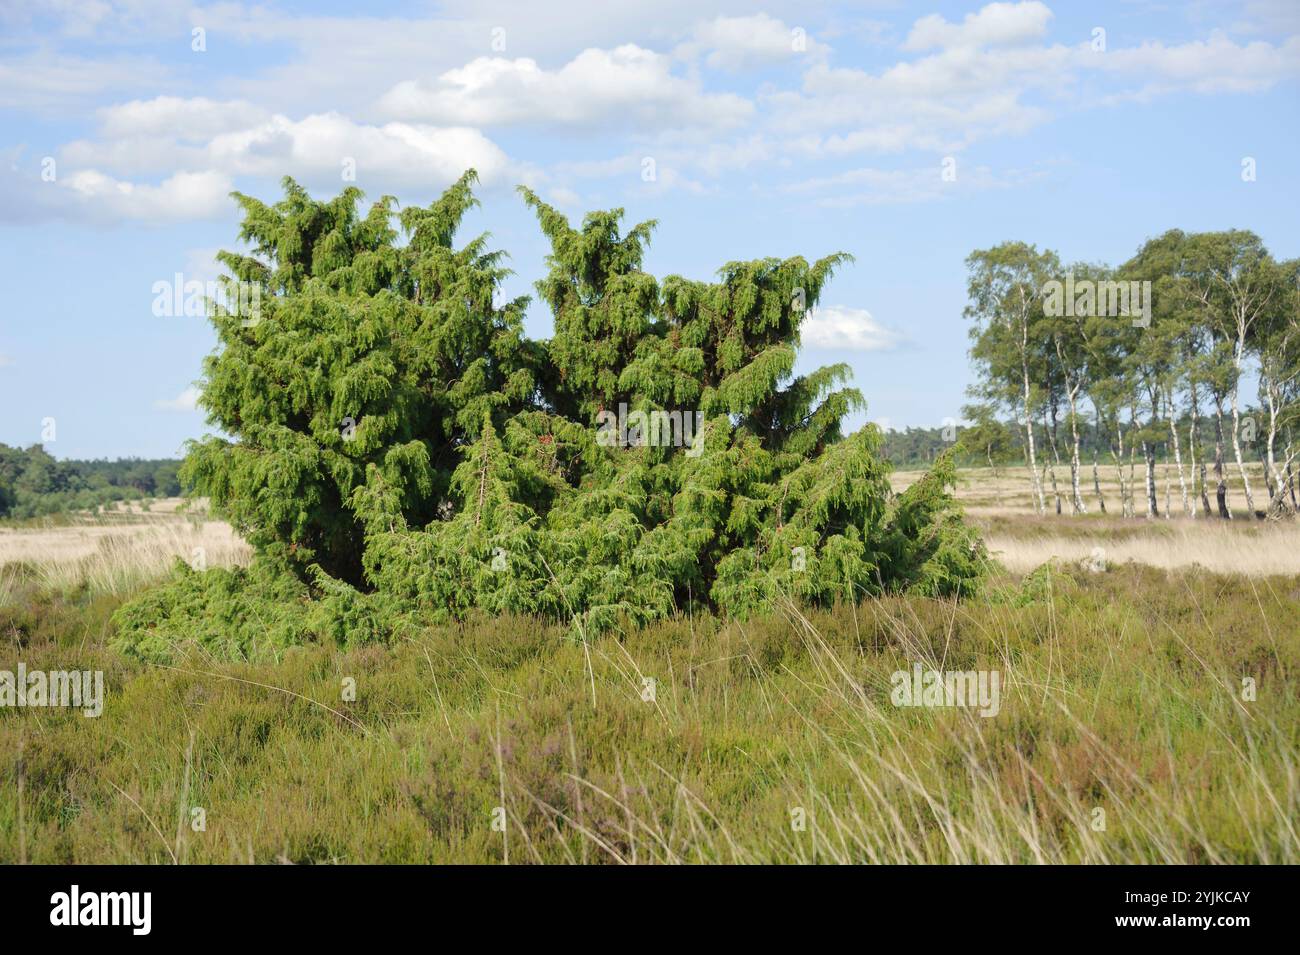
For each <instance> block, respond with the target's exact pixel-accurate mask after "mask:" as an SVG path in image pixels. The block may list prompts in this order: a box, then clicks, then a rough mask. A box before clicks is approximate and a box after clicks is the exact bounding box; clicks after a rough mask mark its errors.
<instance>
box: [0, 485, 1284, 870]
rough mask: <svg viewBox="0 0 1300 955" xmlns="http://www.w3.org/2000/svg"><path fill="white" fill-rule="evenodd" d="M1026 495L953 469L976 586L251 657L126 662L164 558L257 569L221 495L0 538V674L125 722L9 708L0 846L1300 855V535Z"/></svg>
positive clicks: (317, 857) (439, 629) (35, 855)
mask: <svg viewBox="0 0 1300 955" xmlns="http://www.w3.org/2000/svg"><path fill="white" fill-rule="evenodd" d="M894 477H895V481H896V483H897V484H898V485H905V484H906V483H907V482H908V481H909V480H910V479H911V475H909V474H907V473H899V474H896V475H895V476H894ZM1029 486H1030V485H1029V483H1028V481H1027V478H1026V476H1025V475H1024V473H1023V472H1016V471H1014V470H1006V469H1003V470H1001V471H999V472H998V473H997V474H995V473H993V472H992V471H988V470H984V471H980V470H963V471H962V472H961V473H960V475H959V482H958V487H957V496H958V499H959V500H960V501H961V502H962V503H963V504H964V506H965V508H966V511H967V514H968V517H969V519H970V520H971V522H972V523H973V524H974V525H975V526H976V527H978V528H979V529H980V530H981V531H982V532H983V533H984V535H985V537H986V540H987V541H988V545H989V549H990V552H991V554H992V556H993V558H994V559H995V560H996V561H998V567H997V569H996V570H995V571H994V576H993V578H992V579H991V580H990V582H989V585H988V587H987V588H986V590H985V591H984V592H983V593H982V594H981V595H980V596H978V597H974V598H965V599H960V600H959V599H950V598H929V597H919V596H889V597H884V598H880V599H871V600H866V601H863V602H861V603H859V604H856V605H854V604H841V605H839V606H836V607H833V608H830V609H827V610H821V611H803V610H801V609H800V608H799V607H796V606H795V605H793V604H786V605H783V606H781V607H780V608H778V609H777V610H776V611H775V612H773V613H770V614H766V615H763V616H760V617H757V618H754V619H751V620H749V621H747V622H740V621H725V620H720V619H718V618H716V617H714V616H712V615H709V614H692V613H682V614H680V615H676V616H674V617H672V618H670V619H667V620H663V621H659V622H657V623H653V624H650V625H648V626H645V627H642V628H639V629H636V630H634V631H630V632H618V631H614V632H610V633H606V634H604V635H602V636H599V637H591V638H590V639H575V638H574V637H573V635H572V634H571V633H569V632H568V631H567V630H566V629H565V628H564V627H563V626H558V625H555V624H550V623H546V622H544V621H541V620H538V619H535V618H530V617H521V616H506V617H501V618H488V617H486V616H473V617H471V618H470V619H467V620H465V621H461V622H457V623H448V624H446V625H440V626H431V627H428V628H426V629H424V630H422V631H421V632H419V633H416V634H412V635H410V636H409V637H408V638H406V639H404V640H402V641H401V642H400V643H398V644H397V645H395V646H392V647H384V646H367V647H359V648H356V649H351V650H340V649H338V648H337V647H332V646H319V645H315V646H306V647H299V648H292V649H290V650H288V651H286V652H284V653H283V655H282V656H281V657H280V658H279V659H275V660H269V661H264V662H260V663H256V664H254V663H244V662H231V661H227V660H219V659H212V658H208V657H205V656H204V655H203V653H202V652H201V651H197V650H196V651H195V652H193V653H191V654H190V655H189V656H187V657H186V658H185V659H183V660H179V661H177V662H174V663H170V664H166V665H158V664H148V663H143V662H139V661H135V660H131V659H128V658H124V657H123V656H122V655H121V654H119V653H117V652H115V651H113V650H111V649H110V644H111V642H112V640H113V636H114V634H113V626H112V623H111V617H112V614H113V611H114V610H115V609H116V608H117V607H118V606H120V605H121V603H122V602H123V600H125V599H127V598H128V597H130V596H132V595H133V594H136V593H138V591H139V589H140V588H141V587H143V586H145V585H147V584H148V582H149V581H151V580H155V579H157V578H158V577H159V576H160V575H161V574H163V573H164V572H165V571H166V569H167V567H168V566H169V564H170V563H171V562H172V561H173V560H175V559H178V558H179V559H183V560H186V561H194V560H195V559H196V555H202V559H203V560H205V561H206V562H207V564H208V566H220V565H226V564H237V563H241V562H243V561H246V560H247V559H248V557H249V550H248V548H247V547H246V546H245V545H244V544H243V543H242V542H241V541H239V540H238V538H237V537H235V536H234V535H233V534H232V533H231V531H230V530H229V528H228V527H227V526H225V525H224V524H222V523H220V522H219V521H216V520H214V519H212V518H211V517H209V516H208V515H206V514H205V513H204V511H203V509H202V506H201V505H199V506H197V507H193V508H191V509H189V510H187V511H178V510H176V508H175V507H174V502H172V503H168V504H164V505H158V504H155V505H154V506H153V507H151V508H150V509H149V510H148V511H142V510H140V509H139V508H138V507H133V508H131V509H129V510H128V509H127V508H125V507H123V508H119V509H118V510H116V511H111V512H108V513H106V514H103V515H100V516H89V515H87V516H83V517H76V516H64V517H61V518H59V519H57V520H50V521H48V522H47V523H46V525H45V526H41V525H39V524H35V523H33V522H26V523H25V524H23V525H19V526H15V527H6V528H4V529H3V530H0V565H3V566H2V570H0V633H3V635H4V650H3V658H2V659H0V669H10V670H12V669H13V668H14V666H15V665H16V663H17V662H18V661H19V660H21V661H23V662H25V664H26V666H27V667H28V668H29V669H39V668H45V669H47V670H58V669H73V668H75V669H91V670H96V669H97V670H103V671H104V674H105V685H106V700H105V706H104V713H103V715H102V716H100V717H98V718H87V717H85V716H84V715H83V714H82V712H81V711H80V710H75V709H70V710H59V709H52V708H47V709H34V708H28V709H25V710H24V709H19V708H0V860H4V861H11V862H12V861H28V862H72V861H76V862H154V863H171V862H192V863H199V862H302V863H306V862H315V863H328V862H379V861H394V862H438V861H468V862H484V863H498V862H504V861H509V862H537V861H547V862H570V861H577V862H581V861H588V862H611V863H618V862H698V861H743V862H756V861H792V862H793V861H823V862H925V861H933V862H1026V863H1033V862H1269V863H1278V862H1292V863H1294V862H1297V861H1300V837H1298V836H1297V831H1296V820H1297V819H1298V818H1300V770H1298V768H1297V766H1296V753H1297V752H1298V751H1300V686H1298V685H1297V674H1300V636H1298V635H1297V632H1296V629H1295V621H1296V620H1297V619H1300V547H1297V546H1296V545H1297V543H1300V529H1298V528H1297V525H1296V524H1295V522H1293V521H1246V520H1235V521H1232V522H1223V521H1219V520H1218V519H1215V520H1204V519H1197V520H1192V519H1188V518H1186V517H1176V518H1172V519H1163V518H1162V519H1159V520H1145V519H1132V518H1129V519H1122V518H1116V517H1114V516H1110V517H1103V516H1101V515H1099V514H1095V513H1093V514H1088V515H1083V516H1078V517H1072V516H1069V515H1068V514H1067V515H1065V516H1061V517H1058V516H1056V515H1045V516H1038V515H1036V514H1035V513H1034V512H1033V509H1032V507H1030V506H1029V499H1028V493H1027V489H1028V488H1029ZM217 623H218V622H216V621H214V625H217ZM917 665H920V666H921V667H923V668H925V669H926V670H927V671H928V670H936V671H941V672H949V671H995V672H997V673H998V674H999V675H1000V689H1001V700H1000V708H999V711H998V714H997V716H996V717H994V718H985V717H982V716H980V715H979V713H978V711H977V710H974V709H971V708H961V707H931V708H927V707H906V708H901V707H896V706H895V705H893V702H892V701H891V680H892V679H893V675H894V674H896V673H898V672H907V673H910V672H911V671H912V669H913V668H914V667H916V666H917Z"/></svg>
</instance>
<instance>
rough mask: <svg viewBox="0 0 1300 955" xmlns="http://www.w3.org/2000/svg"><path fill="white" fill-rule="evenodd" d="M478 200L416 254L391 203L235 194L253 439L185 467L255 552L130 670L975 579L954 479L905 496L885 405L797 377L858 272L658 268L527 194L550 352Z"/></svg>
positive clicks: (621, 237) (417, 216)
mask: <svg viewBox="0 0 1300 955" xmlns="http://www.w3.org/2000/svg"><path fill="white" fill-rule="evenodd" d="M472 183H473V174H472V173H469V174H467V175H466V176H465V177H463V178H462V179H461V180H460V181H459V182H457V183H456V184H455V185H453V186H452V187H451V188H450V189H449V190H448V191H447V192H446V193H445V194H444V195H443V196H442V197H441V198H440V199H439V200H438V201H437V202H435V203H434V204H433V205H431V206H430V207H428V208H407V209H405V210H403V211H402V213H401V215H400V216H399V217H398V225H400V227H401V231H402V233H404V235H405V239H406V240H405V241H404V242H399V241H398V231H397V229H395V228H394V224H393V221H392V220H393V212H392V209H393V207H394V200H392V199H391V198H387V197H386V198H384V199H382V200H380V201H379V202H378V203H376V204H374V205H373V206H372V207H371V208H370V210H369V211H368V213H367V214H366V215H365V216H364V217H362V216H361V215H360V213H359V211H358V200H359V198H360V194H359V192H357V191H356V190H355V189H349V190H346V191H345V192H344V193H343V194H342V195H340V196H339V197H337V198H336V199H334V200H332V201H329V202H323V203H322V202H317V201H315V200H313V199H311V197H310V196H308V195H307V193H306V192H305V191H304V190H302V189H301V188H300V187H299V186H298V185H297V184H296V183H294V182H293V181H292V180H286V181H285V190H286V195H285V198H284V199H283V200H282V201H280V202H279V203H277V204H276V205H274V206H268V205H265V204H263V203H261V202H259V201H258V200H256V199H253V198H250V197H247V196H239V197H238V199H239V201H240V203H241V205H242V206H243V209H244V223H243V227H242V230H241V233H240V235H241V238H242V239H244V240H246V241H248V242H250V243H251V244H252V250H251V251H252V254H251V255H237V254H232V253H223V256H222V260H223V262H224V263H225V264H226V266H227V267H228V268H229V269H230V270H231V272H232V273H233V275H234V279H233V280H232V281H239V282H246V283H256V284H257V285H259V286H260V288H261V293H260V295H261V301H262V303H263V304H262V311H261V314H260V315H259V317H258V320H257V321H249V320H248V318H247V316H243V317H241V316H238V315H233V314H229V313H226V312H223V311H222V310H220V309H218V310H217V314H216V315H215V317H214V324H215V326H216V330H217V334H218V337H219V341H220V347H219V349H218V350H217V352H216V353H214V354H213V355H212V356H211V357H209V359H208V360H207V364H206V368H205V371H206V381H205V385H204V392H203V398H202V404H203V406H204V407H206V408H207V410H208V412H209V414H210V420H211V422H212V423H213V424H215V425H217V426H218V427H219V428H220V429H221V431H222V432H223V433H224V434H227V435H232V436H234V439H235V440H227V439H225V438H220V437H209V438H207V439H205V440H204V441H201V442H198V443H196V444H194V445H193V446H192V448H191V451H190V455H189V457H188V459H187V460H186V462H185V465H184V468H183V474H184V476H185V477H186V479H187V480H188V481H191V482H192V483H193V484H194V486H195V488H196V490H197V491H198V492H199V493H201V494H205V495H207V496H209V497H210V498H211V500H212V502H213V505H214V508H215V509H216V510H217V512H218V513H220V514H221V515H223V516H225V517H226V518H227V519H229V520H230V521H231V522H232V524H233V525H234V526H235V528H236V529H237V530H238V531H239V532H240V533H241V534H242V535H243V536H244V537H245V538H246V539H247V540H248V541H249V542H250V543H251V544H252V545H253V546H254V548H255V550H256V552H257V559H256V562H255V564H254V566H253V567H252V568H250V569H249V570H247V571H233V572H231V571H208V572H206V573H192V572H188V571H187V572H181V573H179V574H178V576H177V577H176V578H175V579H174V580H173V581H172V582H171V583H170V584H168V585H167V586H166V587H165V588H164V589H163V590H162V591H160V592H158V593H155V594H152V595H149V596H146V597H144V598H142V599H141V600H139V601H137V602H136V603H134V604H132V605H130V606H128V607H126V608H125V609H124V610H123V611H122V613H121V614H120V616H119V622H120V624H121V630H122V638H121V646H122V647H123V648H124V649H126V650H128V651H129V652H135V653H141V654H145V655H148V656H153V657H156V656H165V655H166V654H167V652H168V651H169V648H171V647H172V646H174V645H175V644H177V643H179V642H184V641H198V642H200V643H203V644H204V645H205V646H207V647H208V648H209V649H212V650H214V652H218V653H221V654H225V655H229V654H231V653H235V654H239V655H251V654H255V653H257V652H259V651H260V650H262V649H266V648H273V647H277V646H282V645H286V644H291V643H294V642H299V641H301V640H308V639H332V640H334V641H336V642H341V643H356V642H364V641H367V640H370V639H375V638H380V637H383V636H385V635H389V634H391V633H392V632H393V631H394V630H395V629H397V628H400V627H401V626H403V625H404V624H406V623H409V622H413V621H431V620H432V621H436V620H444V619H448V618H462V617H464V616H465V615H466V614H467V613H469V612H470V611H471V610H473V609H479V610H483V611H487V612H491V613H502V612H511V613H523V614H532V615H539V616H542V617H545V618H547V619H551V620H559V621H565V622H568V623H570V624H571V625H572V628H573V630H574V632H575V633H584V632H587V631H590V630H601V629H607V628H610V627H614V626H618V625H620V623H621V622H627V623H631V624H636V623H642V622H645V621H648V620H652V619H657V618H663V617H666V616H669V615H671V614H673V613H675V612H677V611H685V610H688V609H690V608H693V607H713V608H717V609H719V610H721V611H723V612H725V613H728V614H734V615H746V614H748V613H750V612H752V611H754V610H756V609H758V608H761V607H765V606H769V605H770V604H771V603H772V601H773V600H774V599H775V598H777V597H778V596H789V597H792V598H794V599H796V600H799V601H803V602H807V603H810V604H831V603H834V602H837V601H843V600H852V601H856V600H857V599H859V598H860V597H861V596H862V595H864V594H880V593H884V592H891V591H903V590H908V591H915V592H920V593H924V594H961V593H966V592H968V591H970V590H971V589H972V588H973V587H974V586H975V584H976V581H977V580H978V577H979V574H980V570H981V566H982V563H983V551H982V547H981V545H980V543H979V542H978V540H977V539H976V537H975V535H974V534H973V533H972V532H971V531H970V530H969V529H968V528H966V527H965V526H964V525H963V524H962V523H961V522H960V519H959V517H958V516H957V514H956V512H955V507H954V504H953V500H952V498H951V496H950V494H949V488H950V487H951V484H952V481H953V468H952V464H951V461H950V460H949V459H948V458H944V459H943V460H941V461H939V462H937V463H936V465H935V467H934V468H933V470H932V471H931V473H930V475H929V476H928V477H927V478H926V479H924V480H922V481H919V482H917V483H916V484H914V485H913V486H912V487H911V488H910V489H909V490H907V491H906V492H905V493H903V494H901V495H898V496H894V495H893V494H892V493H891V491H890V487H889V483H888V466H887V465H886V463H885V462H884V461H883V460H882V459H881V457H880V456H879V445H880V435H879V432H878V430H877V429H876V428H875V427H874V426H869V427H867V428H864V429H862V430H861V431H858V432H857V433H854V434H851V435H844V434H842V433H841V430H840V422H841V420H842V419H843V417H844V415H845V414H846V413H847V412H848V411H850V410H851V409H853V408H855V407H860V406H861V405H862V403H863V402H862V397H861V395H860V394H859V393H858V392H857V391H856V390H855V389H852V388H848V387H844V386H843V385H844V381H845V379H846V378H847V377H848V369H847V367H845V366H842V365H837V366H832V367H828V368H823V369H820V370H818V371H816V372H814V373H812V374H809V375H806V376H802V377H795V376H794V375H793V367H794V363H795V352H796V348H797V346H798V341H799V325H800V323H801V321H802V320H803V318H804V316H805V314H806V310H807V309H808V308H810V307H811V306H813V305H814V304H815V303H816V302H817V299H818V296H819V294H820V292H821V290H822V287H823V285H824V284H825V283H826V282H827V281H828V280H829V279H830V277H831V275H832V273H833V271H834V269H835V268H836V267H837V266H838V265H840V264H842V263H843V262H844V261H845V259H846V258H847V257H846V256H843V255H833V256H829V257H827V258H824V259H821V260H818V261H816V262H812V263H809V262H808V261H806V260H804V259H802V258H798V257H796V258H790V259H785V260H781V259H775V258H772V259H761V260H757V261H752V262H731V263H728V264H726V265H724V266H723V267H722V268H721V269H720V270H719V273H718V280H717V281H716V282H700V281H691V280H687V279H684V278H681V277H678V276H670V277H668V278H666V279H664V280H662V281H659V280H658V279H656V278H655V277H654V276H652V275H650V274H649V273H647V272H645V271H644V270H643V269H642V258H643V254H644V250H645V247H646V244H647V242H648V241H649V239H650V235H651V231H652V229H653V226H654V223H652V222H646V223H641V224H640V225H637V226H636V227H634V228H632V229H630V230H628V231H627V232H625V233H623V232H621V231H620V221H621V217H622V210H612V211H608V212H594V213H591V214H589V215H588V216H586V218H585V219H584V220H583V222H582V224H581V226H579V227H575V226H573V225H571V224H570V223H569V222H568V221H567V220H566V219H565V217H564V216H562V215H561V214H560V213H559V212H557V211H556V210H555V209H553V208H552V207H550V206H548V205H547V204H546V203H544V202H542V201H541V200H540V199H538V198H537V196H535V195H533V194H532V193H531V192H528V191H527V190H521V192H522V194H523V197H524V200H525V201H526V202H527V203H528V205H529V206H530V207H531V208H532V209H533V210H534V211H535V213H536V215H537V218H538V221H539V223H540V226H541V228H542V231H543V233H544V234H545V235H546V236H547V238H548V239H549V240H550V243H551V255H550V257H549V262H548V266H549V271H548V273H547V275H546V276H545V278H544V279H542V281H540V282H539V283H538V285H537V288H538V291H539V292H540V294H541V297H542V299H543V300H544V301H545V302H546V303H547V305H549V306H550V308H551V310H552V312H553V315H554V322H555V336H554V338H552V339H551V340H549V341H545V342H536V341H530V340H528V339H526V338H525V337H524V335H523V333H522V327H521V317H522V314H523V310H524V308H525V306H526V304H527V302H526V300H522V299H520V300H514V301H506V302H499V301H498V296H497V293H498V291H499V289H500V283H501V280H502V278H503V277H504V276H505V274H506V273H505V271H504V269H503V268H502V266H501V257H502V255H501V253H499V252H493V251H489V250H488V249H487V247H486V239H485V237H479V238H476V239H474V240H472V241H470V242H469V243H468V244H466V245H465V246H463V247H462V248H459V249H457V248H456V247H455V245H454V237H455V233H456V229H457V226H458V225H459V223H460V221H461V218H462V216H463V215H464V213H465V212H466V210H468V209H469V208H470V207H471V205H473V204H474V203H475V201H476V200H475V199H474V198H473V196H472V193H471V185H472ZM616 412H617V414H616ZM652 412H659V413H662V416H661V417H660V418H658V419H645V418H641V417H640V415H648V414H650V413H652ZM611 416H615V417H619V418H623V419H625V422H626V423H627V424H628V425H629V427H628V428H627V429H626V430H627V435H626V440H624V437H623V426H622V423H620V424H618V425H617V426H614V427H610V426H609V420H608V419H609V417H611ZM660 425H662V426H663V427H660ZM615 433H617V436H615ZM260 606H266V607H267V608H268V610H267V613H261V612H260V611H257V608H258V607H260ZM255 611H257V612H255ZM253 619H257V620H260V621H263V623H261V624H259V625H258V626H259V627H260V634H259V633H258V632H255V631H254V630H253V629H251V627H252V624H250V623H248V621H250V620H253ZM214 621H219V622H220V623H219V625H214ZM236 630H238V633H236Z"/></svg>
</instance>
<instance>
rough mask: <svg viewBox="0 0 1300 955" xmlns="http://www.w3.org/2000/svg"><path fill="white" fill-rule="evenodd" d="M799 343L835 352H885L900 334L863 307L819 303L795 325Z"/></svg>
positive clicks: (899, 339) (900, 339) (893, 346)
mask: <svg viewBox="0 0 1300 955" xmlns="http://www.w3.org/2000/svg"><path fill="white" fill-rule="evenodd" d="M799 334H800V337H801V338H802V340H803V343H804V344H805V345H807V346H809V347H811V348H830V349H836V350H838V351H889V350H890V349H892V348H896V347H897V346H898V344H899V343H900V342H901V341H902V336H901V335H899V334H898V333H897V332H895V331H893V330H892V329H889V328H886V327H885V326H884V325H881V324H880V323H879V322H878V321H876V320H875V319H874V318H873V317H872V315H871V313H870V312H868V311H867V310H866V309H865V308H849V307H848V306H845V305H819V306H817V307H816V308H815V309H813V310H812V311H811V313H810V314H809V316H808V318H807V320H805V321H804V323H803V324H802V325H801V326H800V328H799Z"/></svg>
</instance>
